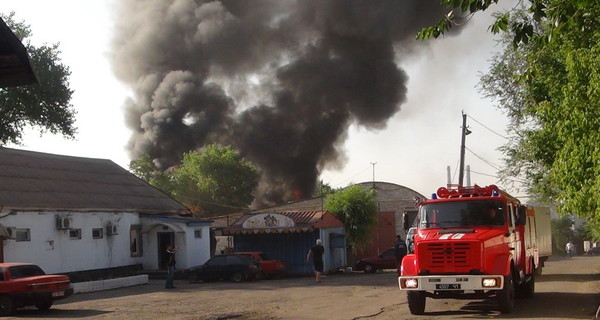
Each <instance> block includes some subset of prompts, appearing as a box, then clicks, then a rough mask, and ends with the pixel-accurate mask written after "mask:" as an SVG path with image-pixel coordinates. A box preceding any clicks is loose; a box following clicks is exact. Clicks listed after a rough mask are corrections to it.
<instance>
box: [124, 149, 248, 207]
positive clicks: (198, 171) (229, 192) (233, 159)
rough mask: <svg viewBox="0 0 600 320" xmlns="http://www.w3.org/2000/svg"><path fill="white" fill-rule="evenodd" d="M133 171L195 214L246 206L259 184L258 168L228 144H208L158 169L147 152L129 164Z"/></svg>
mask: <svg viewBox="0 0 600 320" xmlns="http://www.w3.org/2000/svg"><path fill="white" fill-rule="evenodd" d="M129 168H130V170H131V172H133V174H135V175H136V176H138V177H139V178H141V179H143V180H145V181H146V182H148V183H149V184H151V185H153V186H154V187H157V188H159V189H161V190H163V191H164V192H166V193H168V194H169V195H171V196H172V197H173V198H175V199H177V200H178V201H179V202H181V203H183V204H185V205H186V206H187V207H189V208H190V209H191V210H192V211H193V212H194V213H195V214H198V215H217V214H227V213H231V212H236V211H240V210H242V209H245V208H247V207H248V206H249V205H250V204H251V203H252V201H253V200H254V197H253V195H252V192H253V191H254V189H255V188H256V186H257V184H258V171H257V169H256V167H255V166H254V165H253V164H252V163H251V162H249V161H247V160H245V159H244V158H243V157H241V156H240V155H239V154H238V153H237V152H236V151H235V150H233V149H232V148H231V147H229V146H227V147H224V146H219V145H208V146H206V147H205V148H204V149H202V150H201V151H200V152H188V153H185V154H184V155H183V160H182V162H181V165H179V166H177V167H173V168H169V169H167V170H166V171H161V170H159V169H158V167H157V166H156V165H155V164H154V163H153V162H152V159H151V158H150V156H148V155H144V156H143V157H141V158H139V159H136V160H133V161H131V162H130V164H129Z"/></svg>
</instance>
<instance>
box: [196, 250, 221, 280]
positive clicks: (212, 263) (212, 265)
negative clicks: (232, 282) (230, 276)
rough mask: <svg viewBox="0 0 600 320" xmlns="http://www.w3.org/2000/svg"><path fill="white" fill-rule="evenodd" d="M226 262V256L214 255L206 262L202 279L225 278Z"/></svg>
mask: <svg viewBox="0 0 600 320" xmlns="http://www.w3.org/2000/svg"><path fill="white" fill-rule="evenodd" d="M225 264H226V256H214V257H212V258H211V259H210V260H208V261H207V262H206V263H205V264H204V268H203V270H202V275H201V278H202V280H205V281H206V280H218V279H220V278H224V277H225V276H224V273H223V267H224V266H225Z"/></svg>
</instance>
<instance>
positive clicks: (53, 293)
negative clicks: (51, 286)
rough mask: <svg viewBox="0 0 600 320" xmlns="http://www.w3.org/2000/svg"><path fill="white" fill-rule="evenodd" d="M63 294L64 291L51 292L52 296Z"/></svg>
mask: <svg viewBox="0 0 600 320" xmlns="http://www.w3.org/2000/svg"><path fill="white" fill-rule="evenodd" d="M64 295H65V292H64V291H56V292H52V296H53V297H62V296H64Z"/></svg>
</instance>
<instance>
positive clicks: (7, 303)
mask: <svg viewBox="0 0 600 320" xmlns="http://www.w3.org/2000/svg"><path fill="white" fill-rule="evenodd" d="M14 312H15V304H14V302H13V300H12V299H11V298H10V297H9V296H0V317H6V316H10V315H11V314H13V313H14Z"/></svg>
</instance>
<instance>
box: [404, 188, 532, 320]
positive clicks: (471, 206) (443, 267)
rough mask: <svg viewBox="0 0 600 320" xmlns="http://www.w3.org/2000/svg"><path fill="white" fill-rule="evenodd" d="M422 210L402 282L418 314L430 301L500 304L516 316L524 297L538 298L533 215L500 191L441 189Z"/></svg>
mask: <svg viewBox="0 0 600 320" xmlns="http://www.w3.org/2000/svg"><path fill="white" fill-rule="evenodd" d="M418 208H419V211H418V214H417V217H416V218H415V221H414V223H413V228H411V229H412V230H411V232H410V233H411V235H410V237H407V241H408V242H409V243H408V248H409V250H410V251H409V254H408V255H406V256H405V257H404V259H403V260H402V264H401V268H400V271H399V277H398V284H399V288H400V290H406V291H407V297H408V305H409V309H410V311H411V313H412V314H423V313H424V311H425V302H426V298H434V299H444V298H453V299H486V298H495V299H496V300H497V302H498V306H499V310H500V311H501V312H502V313H510V312H511V311H512V310H513V308H514V298H515V294H516V292H517V291H519V293H521V295H522V296H524V297H531V296H532V295H533V292H534V286H535V279H534V275H535V271H536V268H541V264H540V257H539V253H538V251H537V246H536V229H535V212H534V210H533V209H531V208H527V207H526V206H524V205H521V203H520V202H519V200H517V199H516V198H514V197H512V196H510V195H509V194H507V193H505V192H503V191H502V190H500V189H499V188H498V187H497V186H495V185H490V186H487V187H479V186H477V185H475V186H474V187H468V188H466V187H458V188H457V189H450V190H449V189H447V188H445V187H441V188H439V189H438V190H437V192H436V193H435V194H433V195H432V197H431V199H427V200H424V201H421V202H420V203H419V204H418ZM405 225H406V226H408V221H406V220H405Z"/></svg>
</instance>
